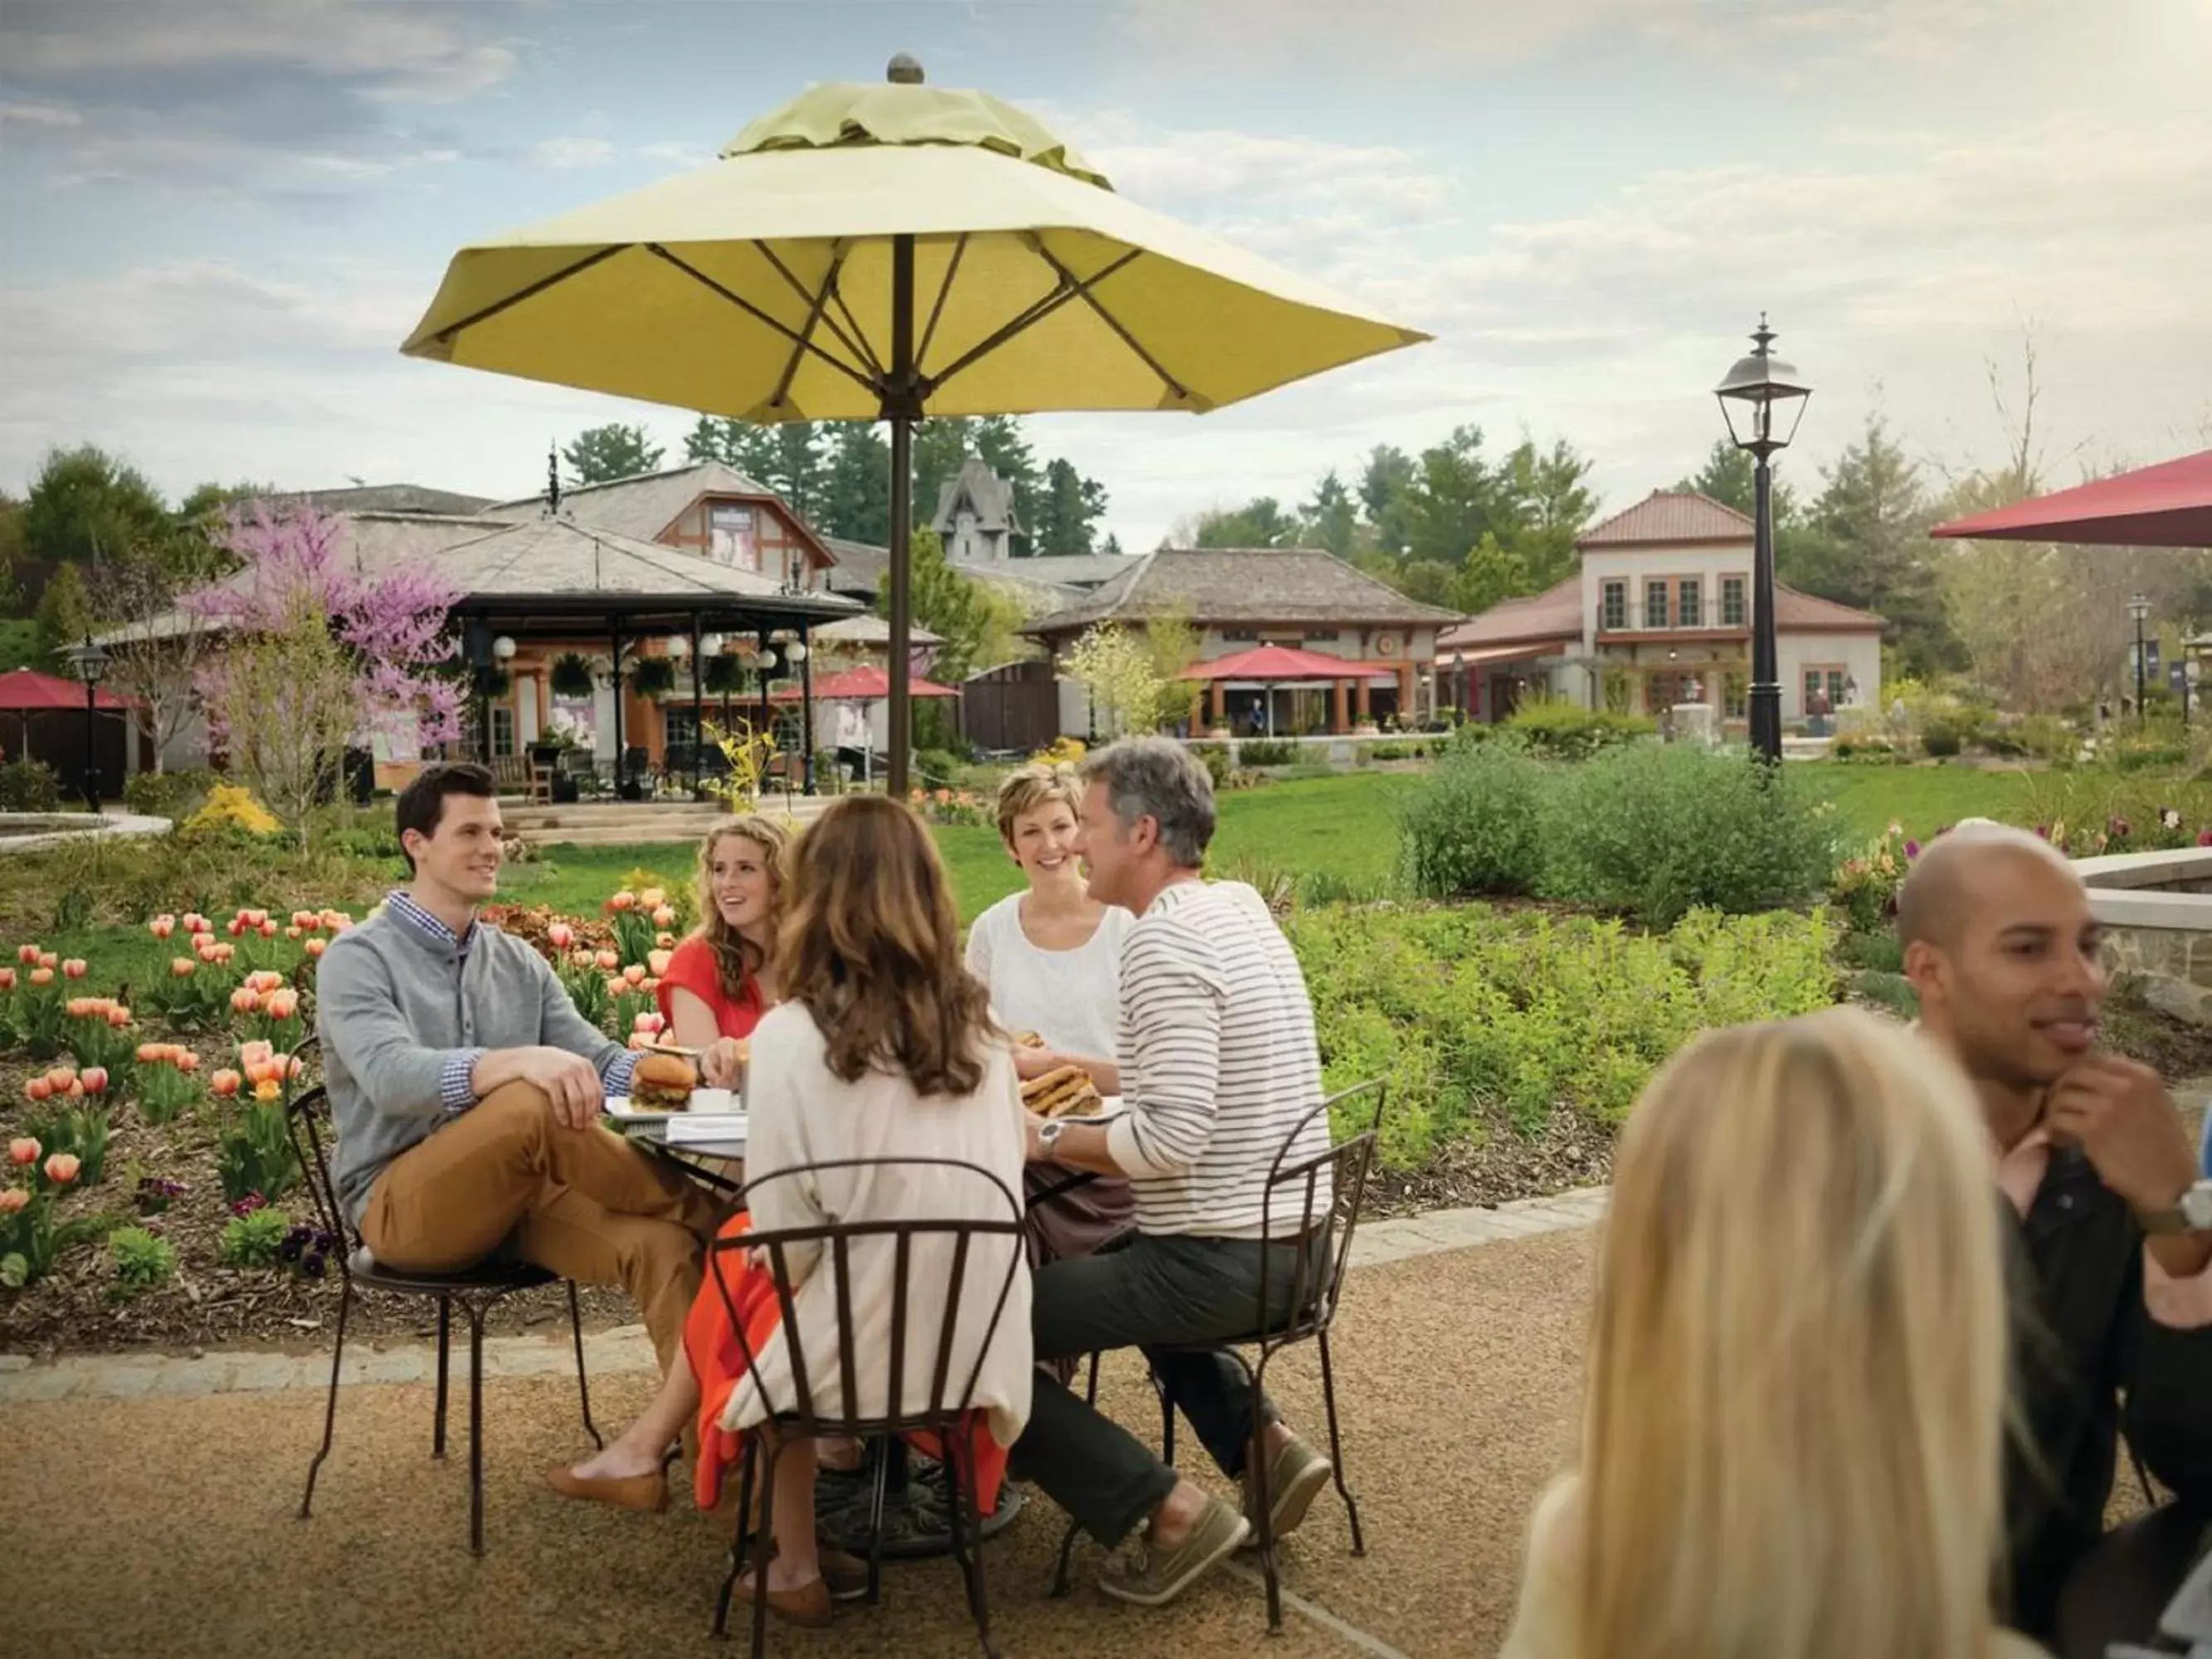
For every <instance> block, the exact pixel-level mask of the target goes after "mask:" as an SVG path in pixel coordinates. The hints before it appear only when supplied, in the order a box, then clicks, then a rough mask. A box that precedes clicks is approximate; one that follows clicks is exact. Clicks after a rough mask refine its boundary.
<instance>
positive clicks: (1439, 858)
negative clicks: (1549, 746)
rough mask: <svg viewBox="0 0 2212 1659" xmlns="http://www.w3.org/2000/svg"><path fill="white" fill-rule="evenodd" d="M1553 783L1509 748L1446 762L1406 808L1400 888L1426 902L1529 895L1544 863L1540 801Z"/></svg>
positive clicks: (1540, 766) (1458, 756)
mask: <svg viewBox="0 0 2212 1659" xmlns="http://www.w3.org/2000/svg"><path fill="white" fill-rule="evenodd" d="M1557 781H1558V779H1557V775H1556V774H1554V773H1553V772H1552V771H1551V769H1547V767H1546V766H1545V764H1544V763H1542V762H1541V761H1539V760H1536V759H1535V758H1534V757H1531V756H1530V755H1528V753H1527V752H1526V751H1524V750H1522V749H1521V748H1520V746H1519V745H1517V744H1493V745H1490V746H1487V747H1480V748H1475V749H1470V750H1463V751H1462V752H1461V753H1458V754H1455V755H1454V756H1453V757H1451V758H1450V759H1449V760H1447V761H1446V762H1445V763H1443V766H1442V767H1441V768H1439V769H1438V770H1437V775H1436V776H1435V777H1434V778H1433V779H1432V780H1431V781H1430V783H1429V784H1428V786H1427V787H1425V788H1423V789H1421V790H1420V791H1419V792H1418V793H1416V794H1414V795H1413V798H1412V799H1410V800H1409V801H1408V802H1407V804H1406V807H1405V810H1404V813H1403V817H1402V820H1401V823H1402V829H1401V836H1402V840H1401V846H1402V848H1403V854H1404V860H1405V866H1406V879H1407V884H1408V885H1409V886H1410V887H1411V888H1412V889H1413V891H1415V892H1416V893H1419V894H1420V895H1421V896H1424V897H1426V898H1440V899H1441V898H1472V897H1474V896H1479V895H1482V894H1506V893H1533V892H1534V891H1535V890H1536V889H1537V886H1538V884H1539V883H1540V882H1541V879H1542V877H1543V872H1544V861H1545V858H1544V852H1545V849H1544V825H1543V823H1542V812H1541V800H1542V797H1543V795H1544V794H1545V793H1546V792H1547V789H1549V788H1552V787H1556V784H1557Z"/></svg>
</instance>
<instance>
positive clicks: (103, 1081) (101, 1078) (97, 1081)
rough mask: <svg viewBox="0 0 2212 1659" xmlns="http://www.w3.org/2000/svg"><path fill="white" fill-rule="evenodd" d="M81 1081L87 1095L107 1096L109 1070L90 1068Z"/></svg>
mask: <svg viewBox="0 0 2212 1659" xmlns="http://www.w3.org/2000/svg"><path fill="white" fill-rule="evenodd" d="M79 1080H80V1081H81V1082H82V1083H83V1085H84V1091H85V1093H87V1094H88V1095H98V1094H105V1093H106V1091H107V1068H106V1066H86V1067H85V1068H84V1075H83V1077H82V1079H79Z"/></svg>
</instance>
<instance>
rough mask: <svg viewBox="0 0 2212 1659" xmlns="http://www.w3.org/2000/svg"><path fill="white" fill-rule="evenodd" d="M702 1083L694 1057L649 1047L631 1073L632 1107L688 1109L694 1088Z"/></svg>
mask: <svg viewBox="0 0 2212 1659" xmlns="http://www.w3.org/2000/svg"><path fill="white" fill-rule="evenodd" d="M698 1086H699V1073H697V1072H696V1070H695V1069H693V1067H692V1065H691V1062H690V1060H686V1059H684V1056H683V1055H681V1054H665V1053H661V1052H659V1051H656V1050H654V1049H651V1048H648V1049H647V1050H646V1051H645V1052H644V1053H643V1054H640V1055H639V1056H638V1057H637V1066H636V1069H635V1070H634V1071H632V1072H631V1073H630V1076H629V1103H630V1107H631V1109H633V1110H635V1111H640V1112H688V1111H690V1109H691V1091H693V1090H695V1089H696V1088H697V1087H698Z"/></svg>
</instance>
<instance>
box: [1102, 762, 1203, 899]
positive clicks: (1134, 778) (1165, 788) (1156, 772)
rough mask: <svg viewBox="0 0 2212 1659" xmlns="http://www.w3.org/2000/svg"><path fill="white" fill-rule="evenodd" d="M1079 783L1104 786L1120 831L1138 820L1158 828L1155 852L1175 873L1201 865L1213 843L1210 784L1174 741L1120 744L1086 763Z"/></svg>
mask: <svg viewBox="0 0 2212 1659" xmlns="http://www.w3.org/2000/svg"><path fill="white" fill-rule="evenodd" d="M1081 774H1082V778H1083V781H1084V782H1085V783H1086V784H1089V783H1103V784H1104V785H1105V786H1106V798H1107V799H1108V801H1109V803H1110V804H1111V805H1112V806H1113V808H1114V817H1115V819H1116V820H1117V821H1118V822H1119V823H1120V824H1121V828H1122V829H1125V830H1126V829H1129V828H1131V827H1132V826H1133V825H1134V824H1135V823H1136V822H1137V820H1138V819H1139V818H1150V819H1152V821H1153V822H1154V823H1157V824H1158V825H1159V827H1160V846H1161V848H1163V849H1164V851H1165V852H1166V854H1167V855H1168V856H1169V857H1170V859H1173V860H1175V862H1176V866H1177V867H1179V868H1181V869H1185V870H1195V869H1197V868H1198V867H1199V866H1200V865H1201V864H1203V863H1205V862H1206V845H1207V843H1208V842H1211V841H1212V839H1213V780H1212V777H1211V776H1209V775H1207V773H1206V768H1205V767H1204V766H1202V765H1200V763H1199V760H1198V757H1196V756H1195V755H1194V754H1192V753H1191V752H1190V750H1188V749H1186V748H1184V747H1183V746H1182V744H1179V743H1177V742H1176V740H1175V739H1174V738H1122V739H1121V741H1120V742H1119V743H1116V744H1109V746H1108V747H1106V748H1104V749H1102V750H1098V752H1097V753H1096V754H1094V755H1092V756H1091V757H1089V758H1087V759H1086V760H1085V762H1084V763H1083V765H1082V768H1081Z"/></svg>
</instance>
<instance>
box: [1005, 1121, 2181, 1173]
mask: <svg viewBox="0 0 2212 1659" xmlns="http://www.w3.org/2000/svg"><path fill="white" fill-rule="evenodd" d="M1066 1127H1067V1120H1066V1118H1059V1117H1054V1118H1047V1119H1046V1120H1045V1121H1044V1125H1043V1127H1042V1128H1040V1129H1039V1130H1038V1131H1037V1145H1038V1146H1040V1147H1042V1149H1043V1150H1044V1151H1046V1152H1050V1151H1051V1150H1052V1149H1053V1148H1054V1146H1058V1145H1059V1144H1060V1131H1061V1130H1063V1129H1065V1128H1066ZM2206 1187H2207V1189H2208V1191H2212V1182H2207V1183H2206Z"/></svg>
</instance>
